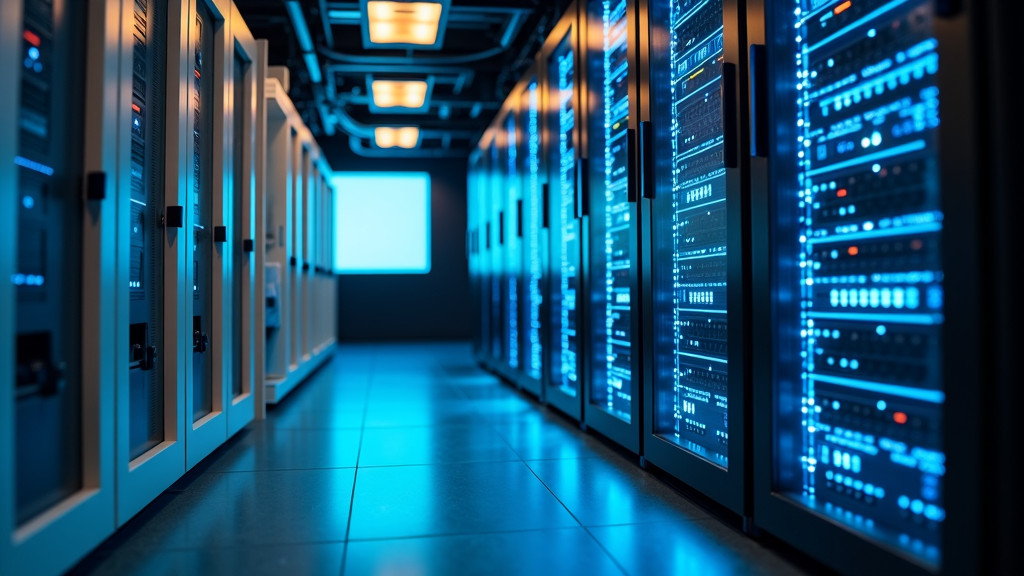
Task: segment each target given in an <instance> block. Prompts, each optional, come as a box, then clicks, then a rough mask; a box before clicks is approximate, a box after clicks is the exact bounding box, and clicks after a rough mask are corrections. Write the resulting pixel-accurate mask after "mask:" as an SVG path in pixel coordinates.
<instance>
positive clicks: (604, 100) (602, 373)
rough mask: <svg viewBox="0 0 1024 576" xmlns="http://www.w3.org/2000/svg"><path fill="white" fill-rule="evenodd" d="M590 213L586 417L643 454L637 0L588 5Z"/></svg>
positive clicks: (592, 0) (597, 1)
mask: <svg viewBox="0 0 1024 576" xmlns="http://www.w3.org/2000/svg"><path fill="white" fill-rule="evenodd" d="M581 18H585V20H586V26H585V34H586V42H585V50H584V56H583V61H584V62H586V70H585V73H586V77H585V80H586V82H585V86H586V90H585V93H584V94H585V95H584V98H585V102H586V110H587V115H586V125H585V126H584V128H585V130H586V147H587V154H586V157H587V171H588V175H587V183H588V184H589V187H590V190H589V191H588V194H587V196H588V198H587V201H588V203H589V211H588V224H589V227H588V228H589V229H588V234H587V236H588V242H589V250H588V254H589V258H588V264H589V266H588V269H587V274H588V281H587V286H588V289H587V306H586V308H587V314H588V320H589V321H588V323H587V325H588V326H589V329H588V330H587V335H588V336H589V337H590V343H589V345H588V347H587V350H588V352H587V355H586V358H585V364H586V367H587V369H586V375H587V376H586V378H585V381H586V384H587V386H586V398H585V399H584V402H583V421H584V422H585V423H586V424H587V427H589V428H593V429H595V430H597V431H598V432H601V433H602V434H604V435H605V436H607V437H608V438H610V439H612V440H614V441H615V442H617V443H618V444H620V445H622V446H623V447H625V448H626V449H628V450H630V451H632V452H635V453H637V454H639V452H640V413H641V412H640V407H641V405H642V404H641V401H640V398H641V394H640V392H641V380H640V377H639V376H640V306H639V305H640V299H639V291H640V290H639V289H640V274H639V270H640V259H639V251H638V247H639V233H640V225H639V210H638V205H637V198H638V194H637V185H638V182H637V178H636V177H637V174H636V158H635V141H636V131H635V123H636V115H637V101H636V89H635V82H636V71H635V68H636V49H635V47H636V45H637V42H636V35H635V32H634V30H635V25H633V22H634V21H635V9H634V3H633V2H629V1H627V0H614V1H605V0H588V1H587V2H586V3H585V12H584V14H582V15H581Z"/></svg>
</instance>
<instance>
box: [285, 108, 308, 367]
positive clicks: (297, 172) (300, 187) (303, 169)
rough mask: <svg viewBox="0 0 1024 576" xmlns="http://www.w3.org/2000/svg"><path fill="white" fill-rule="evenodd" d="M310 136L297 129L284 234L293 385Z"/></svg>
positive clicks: (298, 342)
mask: <svg viewBox="0 0 1024 576" xmlns="http://www.w3.org/2000/svg"><path fill="white" fill-rule="evenodd" d="M312 139H313V136H312V134H310V133H309V129H308V128H306V126H305V125H304V124H303V125H299V126H297V127H296V134H295V139H294V141H293V145H294V149H293V150H292V153H293V154H294V160H293V163H294V169H293V170H292V173H291V176H292V196H291V199H290V210H289V215H290V216H289V223H290V224H289V227H288V228H287V232H286V233H287V234H289V235H290V236H291V252H290V253H289V256H288V266H289V268H288V283H289V284H290V285H291V290H290V293H291V298H290V299H289V300H288V302H286V305H287V306H289V307H290V308H291V313H290V316H291V319H292V324H291V326H290V328H289V330H288V341H289V345H290V348H291V354H290V355H289V357H290V359H291V363H290V364H289V365H288V373H289V380H290V381H294V379H293V378H292V377H291V374H293V373H295V372H296V371H297V370H298V369H299V366H300V365H301V364H302V363H303V357H302V327H303V325H304V320H305V318H304V317H303V314H302V302H303V300H302V296H303V294H302V274H300V273H299V266H300V265H301V264H300V262H299V260H300V259H301V257H302V222H303V212H302V197H303V194H304V193H305V191H306V178H308V177H309V171H308V166H309V145H310V142H311V141H312Z"/></svg>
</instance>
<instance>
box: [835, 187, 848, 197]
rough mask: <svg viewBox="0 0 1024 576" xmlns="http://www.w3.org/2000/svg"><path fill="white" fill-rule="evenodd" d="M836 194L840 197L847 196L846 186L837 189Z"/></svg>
mask: <svg viewBox="0 0 1024 576" xmlns="http://www.w3.org/2000/svg"><path fill="white" fill-rule="evenodd" d="M836 196H838V197H839V198H846V188H840V189H839V190H837V191H836Z"/></svg>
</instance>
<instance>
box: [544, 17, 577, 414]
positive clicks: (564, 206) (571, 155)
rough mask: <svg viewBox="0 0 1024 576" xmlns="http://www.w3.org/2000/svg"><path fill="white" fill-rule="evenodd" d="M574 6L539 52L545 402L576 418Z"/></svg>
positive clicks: (575, 87) (575, 31)
mask: <svg viewBox="0 0 1024 576" xmlns="http://www.w3.org/2000/svg"><path fill="white" fill-rule="evenodd" d="M577 32H578V25H577V5H576V3H573V4H572V5H571V6H570V7H569V8H568V9H567V10H566V13H565V15H564V16H563V17H562V19H561V20H560V21H559V23H558V24H557V25H556V26H555V28H554V29H553V30H552V32H551V34H550V36H549V37H548V39H547V41H546V42H545V45H544V47H543V49H542V51H541V61H542V66H543V67H544V69H543V74H544V90H545V102H546V105H545V106H544V110H546V114H545V118H544V123H545V126H544V131H545V133H546V134H547V138H546V145H545V151H544V156H545V159H546V160H547V167H548V170H549V176H548V182H550V183H551V184H550V194H549V196H550V198H549V202H550V206H549V211H550V215H551V222H550V224H551V226H550V228H549V232H550V241H551V243H550V247H551V257H550V276H549V277H550V279H551V280H550V284H549V285H548V295H549V298H548V303H549V306H548V318H549V320H550V324H549V333H550V336H549V340H548V341H549V342H550V345H549V346H548V358H549V364H548V384H547V389H546V390H545V393H544V398H545V401H546V402H547V403H548V404H549V405H551V406H554V407H556V408H558V409H559V410H561V411H562V412H564V413H566V414H567V415H568V416H570V417H572V418H574V419H576V420H577V421H579V420H580V419H581V417H582V415H583V406H582V394H581V385H582V382H581V374H580V353H581V336H582V335H583V334H584V333H585V330H584V326H583V317H582V314H580V313H579V310H578V303H579V302H580V297H579V294H580V291H581V290H582V286H581V279H582V270H581V267H582V261H581V260H582V241H581V239H580V236H581V234H582V227H581V225H580V220H581V218H582V216H581V212H582V210H583V209H584V205H583V203H582V202H581V201H580V199H579V198H578V196H579V195H580V194H581V193H582V186H583V183H582V175H581V174H580V169H581V168H582V163H581V162H580V161H579V158H578V155H577V145H578V140H579V132H578V129H577V125H576V122H577V113H578V110H579V100H578V98H579V95H578V92H577V86H576V82H577V79H576V75H577V74H576V73H577V69H578V65H577V60H578V56H579V49H578V46H579V43H578V41H577Z"/></svg>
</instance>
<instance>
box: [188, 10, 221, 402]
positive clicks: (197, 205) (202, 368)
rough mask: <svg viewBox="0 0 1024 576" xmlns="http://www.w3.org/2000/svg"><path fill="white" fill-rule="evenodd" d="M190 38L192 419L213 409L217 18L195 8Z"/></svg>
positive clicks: (207, 11)
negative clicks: (191, 65) (214, 45)
mask: <svg viewBox="0 0 1024 576" xmlns="http://www.w3.org/2000/svg"><path fill="white" fill-rule="evenodd" d="M193 34H194V37H193V38H192V54H193V57H194V59H193V74H194V77H193V79H192V86H191V89H192V90H191V99H190V102H191V107H192V110H191V112H192V130H193V133H192V139H193V151H192V179H191V183H192V237H193V243H192V251H193V252H192V260H193V268H192V273H193V277H192V420H193V422H195V421H197V420H199V419H201V418H202V417H204V416H206V415H207V414H209V413H211V412H212V411H213V409H214V401H213V395H214V392H213V390H214V388H213V362H212V358H211V354H210V353H209V352H210V346H211V339H210V335H211V334H212V331H211V328H212V320H213V314H214V310H213V273H214V270H213V177H214V175H213V114H212V113H211V111H212V109H213V89H214V78H215V70H214V66H213V61H214V58H213V38H214V19H213V16H212V14H211V13H210V10H209V8H208V7H207V6H206V4H205V3H203V2H199V3H198V5H197V7H196V19H195V27H194V28H193Z"/></svg>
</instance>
